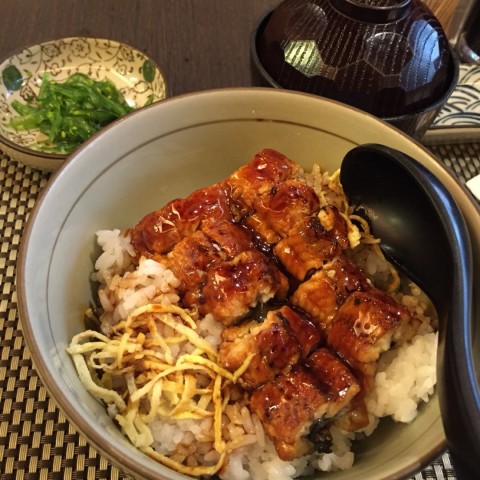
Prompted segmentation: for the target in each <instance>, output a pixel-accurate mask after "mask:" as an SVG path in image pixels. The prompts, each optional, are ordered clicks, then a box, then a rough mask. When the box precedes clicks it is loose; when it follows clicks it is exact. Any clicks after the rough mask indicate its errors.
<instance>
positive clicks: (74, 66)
mask: <svg viewBox="0 0 480 480" xmlns="http://www.w3.org/2000/svg"><path fill="white" fill-rule="evenodd" d="M75 73H83V74H85V75H88V76H89V77H90V78H92V79H93V80H96V81H101V80H105V79H109V80H110V81H112V82H113V83H114V85H115V86H116V87H117V89H118V90H119V91H120V92H121V93H122V94H123V96H124V98H125V100H126V102H127V103H128V105H129V106H130V107H132V108H134V109H138V108H141V107H143V106H144V105H146V104H149V103H152V102H156V101H159V100H162V99H164V98H165V96H166V84H165V79H164V77H163V74H162V72H161V71H160V69H159V68H158V66H157V65H156V64H155V62H154V61H153V60H152V59H150V58H149V57H147V56H146V55H145V54H144V53H142V52H140V51H138V50H136V49H134V48H132V47H131V46H129V45H126V44H124V43H120V42H117V41H114V40H108V39H100V38H85V37H72V38H63V39H59V40H53V41H49V42H45V43H41V44H38V45H34V46H31V47H27V48H24V49H23V50H22V51H21V52H19V53H16V54H14V55H13V56H11V57H10V58H8V59H6V60H4V61H3V62H2V63H1V64H0V150H3V151H4V152H5V153H6V154H7V155H9V156H10V157H11V158H13V159H15V160H17V161H20V162H22V163H25V164H27V165H30V166H31V167H34V168H39V169H42V170H50V171H54V170H56V169H57V168H58V167H59V166H60V165H61V164H62V163H63V162H64V161H65V159H66V158H67V157H68V154H59V153H50V152H45V151H41V150H39V149H38V148H37V147H36V145H38V142H40V141H41V140H42V139H43V138H44V136H43V134H41V133H40V132H39V131H38V130H37V129H35V130H27V131H16V130H15V129H13V128H12V127H11V126H10V122H11V119H12V117H14V116H16V115H18V114H17V113H16V112H15V110H14V109H13V108H12V102H13V101H14V100H18V101H20V102H22V103H26V102H27V100H28V99H30V98H32V97H35V96H36V95H37V94H38V92H39V90H40V85H41V83H42V77H43V76H44V75H45V74H48V76H49V78H50V79H51V81H53V82H59V83H60V82H62V81H64V80H66V79H67V78H68V77H70V76H71V75H73V74H75Z"/></svg>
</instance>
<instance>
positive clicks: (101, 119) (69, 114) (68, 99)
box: [10, 73, 133, 153]
mask: <svg viewBox="0 0 480 480" xmlns="http://www.w3.org/2000/svg"><path fill="white" fill-rule="evenodd" d="M12 107H13V108H14V110H15V111H16V112H17V113H18V114H19V116H18V117H14V118H12V120H11V122H10V125H11V126H12V128H14V129H15V130H17V131H22V130H32V129H39V130H40V132H42V133H43V134H44V135H46V136H47V137H48V140H47V141H45V142H39V144H38V145H37V147H38V148H40V149H41V150H44V151H49V152H55V153H70V152H71V151H73V150H74V149H75V148H77V147H78V146H79V145H80V144H81V143H83V142H84V141H85V140H87V138H89V137H91V136H92V135H93V134H94V133H95V132H97V131H98V130H100V129H101V128H102V127H104V126H105V125H108V124H109V123H110V122H112V121H113V120H116V119H117V118H120V117H122V116H124V115H126V114H127V113H129V112H131V111H132V110H133V108H132V107H130V106H129V105H128V104H127V102H126V101H125V98H124V97H123V95H122V93H121V92H120V91H119V90H118V89H117V88H116V87H115V85H114V84H113V83H112V82H111V81H110V80H108V79H106V80H101V81H96V80H93V79H92V78H90V77H88V76H87V75H85V74H83V73H75V74H73V75H71V76H70V77H68V78H67V80H66V81H64V82H62V83H56V82H53V81H51V80H50V78H49V76H48V75H47V74H46V75H44V77H43V78H42V85H41V87H40V92H39V94H38V96H37V98H34V99H32V100H31V101H28V103H26V104H25V103H21V102H19V101H18V100H14V101H13V102H12Z"/></svg>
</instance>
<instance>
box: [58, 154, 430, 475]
mask: <svg viewBox="0 0 480 480" xmlns="http://www.w3.org/2000/svg"><path fill="white" fill-rule="evenodd" d="M97 240H98V244H99V246H100V247H101V249H102V253H101V254H100V255H99V257H98V259H97V261H96V264H95V272H94V273H93V274H92V280H93V281H94V282H96V283H97V284H98V285H97V286H98V299H96V300H97V303H96V305H95V306H93V307H92V308H91V309H90V310H89V311H88V312H87V314H86V321H87V324H88V329H87V330H85V331H84V332H81V333H79V334H78V335H76V336H75V337H74V338H73V339H72V342H71V344H70V345H69V347H68V352H69V353H70V354H71V356H72V359H73V361H74V363H75V366H76V368H77V371H78V374H79V376H80V378H81V381H82V383H83V384H84V385H85V387H86V388H87V389H88V391H89V392H91V394H92V395H94V396H95V397H97V398H98V399H100V400H101V401H103V402H104V403H105V405H106V408H107V409H108V412H109V414H110V416H111V417H112V418H114V419H115V421H116V422H117V423H118V425H119V427H120V428H121V429H122V431H123V433H124V434H125V435H126V436H127V437H128V438H129V439H130V440H131V442H132V443H133V444H134V445H135V446H136V447H137V448H139V449H141V450H142V451H143V452H145V453H146V454H147V455H149V456H151V457H152V458H154V459H156V460H158V461H159V462H161V463H163V464H164V465H166V466H168V467H170V468H172V469H174V470H176V471H178V472H181V473H184V474H187V475H191V476H218V477H220V478H222V479H225V480H243V479H249V478H252V479H266V478H274V477H275V478H276V479H290V478H295V477H298V476H301V475H308V474H312V473H313V472H315V471H334V470H344V469H348V468H350V467H351V466H352V465H353V463H354V454H353V452H352V443H353V442H357V441H361V439H362V438H365V437H366V436H369V435H371V434H372V432H373V431H374V430H375V428H376V427H377V425H378V422H379V421H380V419H381V418H382V417H387V416H389V417H392V418H393V419H394V420H395V421H398V422H404V423H408V422H411V421H413V420H414V418H415V416H416V414H417V409H418V405H419V404H420V403H421V402H426V401H428V400H429V397H430V395H432V393H433V391H434V386H435V380H436V374H435V360H436V345H437V334H436V317H435V312H434V309H433V307H432V306H431V304H430V303H429V301H428V299H427V298H426V297H425V296H424V295H423V293H422V292H421V291H420V289H419V288H418V287H417V286H416V285H414V284H413V283H412V282H410V281H409V280H408V279H404V278H401V277H400V276H399V275H398V273H397V272H396V271H395V269H394V268H393V267H392V265H390V264H389V263H388V262H387V261H386V259H385V258H384V257H383V255H382V253H381V250H380V248H379V239H376V238H373V236H372V235H371V234H370V232H369V229H368V225H367V224H366V222H365V221H364V220H363V219H362V218H359V217H357V216H355V215H354V214H353V213H352V210H351V208H350V207H349V205H348V202H347V199H346V198H345V195H344V193H343V191H342V187H341V185H340V183H339V175H338V172H335V173H333V174H329V173H328V172H322V171H321V169H320V167H318V166H314V167H313V169H312V171H311V172H305V171H303V170H302V169H301V168H300V167H299V166H298V165H297V164H296V163H295V162H293V161H292V160H290V159H288V158H286V157H285V156H284V155H282V154H281V153H279V152H277V151H275V150H271V149H265V150H263V151H261V152H259V153H258V154H256V155H255V156H254V158H253V159H252V160H251V161H250V162H249V163H247V164H245V165H244V166H243V167H241V168H240V169H238V170H237V171H235V172H233V173H232V174H231V175H230V176H229V177H228V178H226V179H224V180H222V181H220V182H219V183H217V184H215V185H212V186H209V187H205V188H202V189H200V190H197V191H195V192H193V193H192V194H191V195H190V196H188V197H187V198H184V199H174V200H172V201H171V202H169V203H167V204H166V205H164V206H163V207H161V208H159V209H158V210H155V211H152V212H151V213H149V214H147V215H145V216H144V217H143V218H141V219H139V221H138V223H137V224H136V225H134V226H132V227H131V228H128V229H126V230H123V231H120V230H111V231H107V230H104V231H99V232H97Z"/></svg>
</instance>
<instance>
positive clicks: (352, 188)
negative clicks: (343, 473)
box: [340, 144, 480, 480]
mask: <svg viewBox="0 0 480 480" xmlns="http://www.w3.org/2000/svg"><path fill="white" fill-rule="evenodd" d="M340 180H341V182H342V185H343V188H344V190H345V193H346V195H347V197H348V198H349V200H350V202H351V204H352V205H353V206H354V208H355V211H356V213H357V214H359V215H362V216H363V217H364V218H366V219H367V221H368V222H369V224H370V227H371V229H372V232H373V234H374V235H375V236H377V237H379V238H380V239H381V247H382V249H383V251H384V253H385V255H386V256H387V257H388V258H389V260H390V261H391V262H392V263H394V264H395V265H396V266H397V267H398V268H399V270H400V271H402V272H403V273H404V274H406V275H407V276H408V277H409V278H411V279H412V280H414V281H415V282H416V283H417V284H418V285H419V286H420V287H421V288H422V289H423V290H424V291H425V292H426V293H427V295H429V296H430V298H431V300H432V301H433V303H434V305H435V307H436V309H437V312H438V315H439V345H438V359H437V391H438V395H439V401H440V411H441V415H442V422H443V426H444V429H445V434H446V437H447V445H448V448H449V450H450V453H451V456H452V461H453V464H454V467H455V471H456V474H457V477H458V478H459V479H461V480H464V479H470V478H471V479H477V478H480V389H479V384H478V379H477V376H476V373H475V368H474V360H473V352H472V342H473V339H472V337H473V331H472V330H473V323H474V319H473V313H472V302H473V289H472V250H471V245H470V237H469V233H468V229H467V226H466V224H465V220H464V218H463V215H462V213H461V211H460V209H459V208H458V206H457V204H456V203H455V201H454V199H453V198H452V196H451V195H450V193H449V192H448V190H447V189H446V187H445V186H444V185H443V184H442V183H441V182H440V181H439V180H438V179H437V178H436V177H435V176H434V175H433V174H432V173H431V172H429V171H428V170H427V169H426V168H425V167H424V166H423V165H422V164H420V163H419V162H417V161H416V160H414V159H413V158H411V157H409V156H408V155H406V154H404V153H401V152H399V151H397V150H394V149H391V148H388V147H385V146H383V145H375V144H369V145H362V146H359V147H356V148H354V149H352V150H351V151H350V152H348V153H347V155H346V156H345V158H344V160H343V163H342V166H341V171H340Z"/></svg>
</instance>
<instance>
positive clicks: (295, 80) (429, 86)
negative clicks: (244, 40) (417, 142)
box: [251, 0, 458, 137]
mask: <svg viewBox="0 0 480 480" xmlns="http://www.w3.org/2000/svg"><path fill="white" fill-rule="evenodd" d="M251 54H252V64H253V68H254V72H255V75H256V79H255V82H256V83H257V82H259V83H262V84H267V85H270V86H273V87H277V88H286V89H289V90H299V91H303V92H308V93H314V94H316V95H320V96H323V97H327V98H331V99H334V100H338V101H341V102H343V103H347V104H349V105H352V106H355V107H357V108H360V109H362V110H364V111H366V112H369V113H372V114H374V115H376V116H377V117H380V118H382V119H384V120H386V121H388V122H389V123H391V124H393V125H395V126H396V127H398V128H400V129H401V130H403V131H405V132H407V133H408V134H410V135H414V136H416V137H420V136H422V135H423V133H425V131H426V130H427V128H428V127H429V125H430V124H431V122H432V121H433V120H434V118H435V117H436V115H437V114H438V113H439V111H440V109H441V108H442V106H443V105H444V104H445V102H446V101H447V99H448V98H449V96H450V95H451V93H452V92H453V90H454V88H455V86H456V84H457V81H458V61H457V58H456V55H455V53H454V51H453V49H452V48H451V47H450V45H449V42H448V39H447V37H446V34H445V32H444V31H443V29H442V27H441V25H440V23H439V21H438V20H437V18H436V17H435V16H434V15H433V14H432V13H431V12H430V10H428V8H427V7H426V6H425V5H424V4H423V3H422V2H421V1H419V0H285V1H283V2H282V3H280V4H279V5H278V6H277V7H276V8H274V9H273V10H272V11H270V12H268V13H267V14H266V15H265V16H264V17H263V18H262V19H261V21H260V22H259V23H258V25H257V26H256V28H255V29H254V31H253V33H252V38H251Z"/></svg>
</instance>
